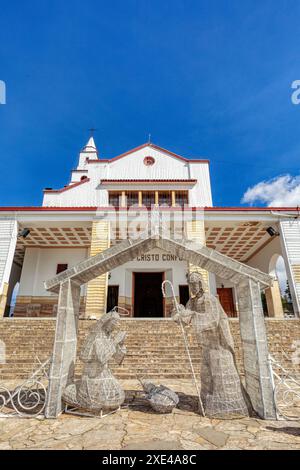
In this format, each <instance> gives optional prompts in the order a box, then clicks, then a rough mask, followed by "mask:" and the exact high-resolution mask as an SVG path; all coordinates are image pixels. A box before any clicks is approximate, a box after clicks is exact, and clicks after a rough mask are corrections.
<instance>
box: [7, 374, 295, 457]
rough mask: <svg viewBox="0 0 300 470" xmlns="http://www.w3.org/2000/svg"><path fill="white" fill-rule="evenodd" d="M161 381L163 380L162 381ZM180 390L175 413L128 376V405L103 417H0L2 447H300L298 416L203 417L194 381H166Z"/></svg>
mask: <svg viewBox="0 0 300 470" xmlns="http://www.w3.org/2000/svg"><path fill="white" fill-rule="evenodd" d="M157 383H158V382H157ZM164 384H165V385H168V386H170V387H172V388H173V389H174V390H175V391H176V392H178V393H179V397H180V403H179V405H178V408H177V409H175V410H174V411H173V413H172V414H168V415H159V414H155V413H154V412H153V411H152V410H151V409H150V408H149V406H148V405H147V404H146V402H145V401H144V399H143V398H142V396H141V394H140V392H139V390H140V386H139V384H138V382H136V381H132V380H130V381H124V382H123V385H124V388H125V389H126V391H127V402H126V407H124V408H123V409H122V410H121V411H119V412H117V413H115V414H111V415H109V416H106V417H104V418H102V419H99V418H94V417H92V418H91V417H79V416H74V415H69V414H64V415H61V416H60V417H59V418H58V419H54V420H46V419H43V418H39V419H31V418H30V419H18V418H7V419H6V418H1V419H0V449H1V450H4V449H7V450H8V449H99V450H100V449H101V450H114V449H124V450H126V449H133V450H137V449H146V450H168V449H173V450H181V449H185V450H210V449H223V450H225V449H236V450H239V449H253V450H254V449H265V450H271V449H290V450H296V449H298V450H299V449H300V420H299V421H264V420H260V419H257V418H242V419H234V420H226V421H224V420H223V421H222V420H217V419H208V418H202V417H200V416H199V415H198V414H197V413H196V412H195V411H194V410H195V407H196V404H197V399H196V396H195V391H194V388H193V386H192V384H191V383H190V382H188V381H186V380H173V381H171V380H169V381H164Z"/></svg>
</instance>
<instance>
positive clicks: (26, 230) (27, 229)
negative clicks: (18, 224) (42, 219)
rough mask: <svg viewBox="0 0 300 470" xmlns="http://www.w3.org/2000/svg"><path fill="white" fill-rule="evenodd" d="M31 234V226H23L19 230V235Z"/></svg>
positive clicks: (23, 236)
mask: <svg viewBox="0 0 300 470" xmlns="http://www.w3.org/2000/svg"><path fill="white" fill-rule="evenodd" d="M29 234H30V230H29V228H23V229H21V230H19V233H18V237H22V238H26V237H28V235H29Z"/></svg>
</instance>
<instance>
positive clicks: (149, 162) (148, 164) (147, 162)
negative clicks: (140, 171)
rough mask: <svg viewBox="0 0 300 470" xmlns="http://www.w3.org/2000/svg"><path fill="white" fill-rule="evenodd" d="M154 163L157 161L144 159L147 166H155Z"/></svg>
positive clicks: (149, 158)
mask: <svg viewBox="0 0 300 470" xmlns="http://www.w3.org/2000/svg"><path fill="white" fill-rule="evenodd" d="M154 163H155V159H154V158H153V157H145V158H144V164H145V165H146V166H151V165H154Z"/></svg>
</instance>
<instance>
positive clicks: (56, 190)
mask: <svg viewBox="0 0 300 470" xmlns="http://www.w3.org/2000/svg"><path fill="white" fill-rule="evenodd" d="M88 181H90V178H85V179H84V180H82V181H78V182H77V183H73V184H70V185H69V186H66V187H65V188H61V189H44V190H43V193H44V194H48V193H50V194H53V193H56V194H57V193H64V192H65V191H68V190H69V189H73V188H76V186H80V185H81V184H83V183H87V182H88Z"/></svg>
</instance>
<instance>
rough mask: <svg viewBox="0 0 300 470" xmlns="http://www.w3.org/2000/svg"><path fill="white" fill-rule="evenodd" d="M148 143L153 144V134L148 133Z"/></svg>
mask: <svg viewBox="0 0 300 470" xmlns="http://www.w3.org/2000/svg"><path fill="white" fill-rule="evenodd" d="M148 144H151V134H148Z"/></svg>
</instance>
